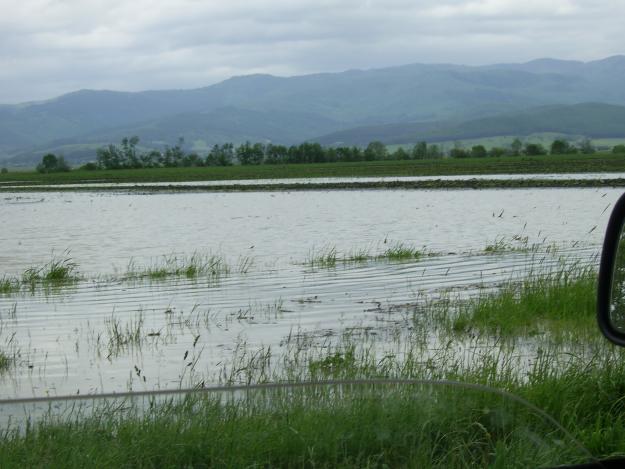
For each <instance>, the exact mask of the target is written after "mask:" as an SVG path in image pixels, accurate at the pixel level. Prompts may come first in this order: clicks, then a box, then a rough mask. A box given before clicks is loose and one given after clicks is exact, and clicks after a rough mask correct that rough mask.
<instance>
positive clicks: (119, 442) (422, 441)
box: [0, 270, 625, 467]
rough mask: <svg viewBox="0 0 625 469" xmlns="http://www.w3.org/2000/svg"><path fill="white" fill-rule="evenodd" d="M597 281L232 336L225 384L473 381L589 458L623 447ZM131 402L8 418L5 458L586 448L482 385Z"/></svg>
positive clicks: (554, 453)
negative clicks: (17, 426) (43, 418)
mask: <svg viewBox="0 0 625 469" xmlns="http://www.w3.org/2000/svg"><path fill="white" fill-rule="evenodd" d="M595 281H596V276H595V274H594V273H593V272H591V271H588V270H567V271H562V272H554V273H552V274H550V275H546V276H541V277H533V278H528V279H525V280H524V281H522V282H510V283H509V284H506V285H503V286H502V287H501V288H500V289H498V290H497V291H487V292H483V293H481V294H479V295H478V296H477V297H474V298H469V299H467V298H463V297H461V296H458V297H442V298H435V299H431V300H428V301H426V302H418V303H414V304H409V305H404V306H402V308H403V313H404V314H403V316H402V317H403V320H399V316H398V315H397V314H396V315H395V316H394V320H393V321H389V323H388V326H386V327H387V329H384V328H381V329H380V330H379V331H377V332H376V334H366V333H365V332H364V331H361V332H360V333H357V332H355V331H351V332H350V333H345V334H344V335H342V336H340V337H338V338H337V340H335V341H333V342H328V343H323V344H320V345H318V346H315V345H313V344H312V342H309V341H308V340H307V338H306V336H305V334H292V335H290V336H289V337H288V339H287V340H286V343H285V344H284V347H282V348H280V350H272V349H267V348H263V347H261V348H260V349H258V350H249V351H248V350H241V349H239V348H237V350H238V353H240V355H239V356H238V357H235V358H234V359H233V361H232V363H231V365H228V367H227V368H225V369H224V370H223V373H222V376H223V382H224V383H226V384H238V383H248V384H253V383H262V382H277V381H289V382H301V381H304V380H312V381H320V380H328V379H361V378H375V379H433V380H441V379H452V380H461V381H465V382H467V383H480V384H483V385H488V386H492V387H494V388H497V389H502V390H506V391H509V392H512V393H514V394H515V395H518V396H520V397H522V398H524V399H527V400H528V401H529V402H530V403H532V404H533V405H535V406H537V407H538V408H540V409H543V410H544V411H546V412H547V413H549V414H550V415H551V416H553V417H554V418H555V419H556V420H557V421H559V422H561V423H562V424H563V425H564V427H565V428H566V429H567V430H568V431H569V432H571V434H572V435H573V437H574V438H575V439H577V440H579V442H581V443H582V444H583V445H584V446H585V447H586V448H587V449H588V450H589V451H590V452H591V453H592V454H593V455H594V456H596V457H604V456H608V455H613V454H619V453H622V452H623V451H624V448H625V405H623V390H625V354H624V353H623V352H622V351H621V350H620V349H616V348H614V347H612V346H611V345H609V344H608V343H607V341H605V340H604V339H603V338H602V337H600V334H599V332H598V330H597V329H596V328H595V327H594V313H595V308H594V305H595ZM537 332H539V333H537ZM380 336H384V338H383V339H379V337H380ZM389 337H395V339H392V340H391V341H390V342H391V343H390V345H389V344H388V343H387V342H385V340H386V341H388V340H389V339H388V338H389ZM228 396H229V397H228ZM134 403H135V404H138V406H133V405H131V404H133V403H132V402H131V401H123V400H117V401H115V400H113V401H111V402H109V403H108V405H104V404H102V407H101V408H100V409H99V410H98V411H97V412H96V413H95V414H93V413H88V415H86V416H84V415H83V416H81V415H80V412H78V410H77V409H78V408H76V407H75V408H73V410H70V411H66V412H61V418H60V419H51V420H49V421H47V422H44V423H43V424H37V425H31V426H29V427H28V428H27V429H26V430H25V432H22V433H19V432H17V431H5V433H4V434H3V436H2V438H1V439H0V459H1V460H2V461H3V467H21V466H24V465H26V466H40V467H61V466H62V467H82V466H84V465H86V464H91V465H95V466H98V467H119V466H132V467H174V466H175V467H180V466H186V467H190V466H193V467H208V466H211V467H212V466H217V467H269V466H281V467H302V466H304V467H317V466H319V467H336V466H342V467H374V466H375V467H383V466H385V465H387V466H391V467H397V466H412V467H475V466H490V467H514V466H517V467H527V466H528V465H532V466H536V465H546V466H549V465H557V464H562V463H571V462H575V461H578V460H579V459H578V458H579V457H580V456H583V451H581V450H580V449H579V448H578V447H577V446H575V444H573V443H571V442H570V441H569V439H568V437H567V435H566V434H564V433H563V432H562V431H561V430H559V429H558V428H557V426H555V425H554V424H553V423H552V422H550V421H549V420H548V419H545V418H544V417H543V416H541V415H540V414H539V413H537V412H535V411H533V410H531V409H529V408H527V407H525V406H523V405H522V404H520V403H519V402H517V401H511V400H510V399H504V398H502V397H501V396H499V395H497V394H491V393H488V392H484V391H482V390H479V389H478V390H475V389H468V388H449V387H445V386H443V387H440V386H433V385H429V386H428V385H416V384H414V385H391V384H387V385H383V384H379V383H378V384H376V385H364V386H363V385H349V386H347V385H343V386H336V385H335V386H313V387H298V388H294V389H273V390H256V391H249V392H244V393H241V392H240V393H238V394H237V393H233V394H231V395H230V394H226V397H224V395H223V394H220V395H219V396H212V397H211V396H197V395H195V396H189V397H187V398H184V399H172V400H171V401H164V400H160V401H156V400H153V401H150V399H148V398H146V399H145V400H143V401H141V400H139V401H138V402H134ZM70 409H71V405H70Z"/></svg>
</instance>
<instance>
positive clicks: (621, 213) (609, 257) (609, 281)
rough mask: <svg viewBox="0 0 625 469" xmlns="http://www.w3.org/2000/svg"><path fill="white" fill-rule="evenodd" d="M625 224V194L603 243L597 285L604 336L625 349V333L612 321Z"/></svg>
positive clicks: (600, 323)
mask: <svg viewBox="0 0 625 469" xmlns="http://www.w3.org/2000/svg"><path fill="white" fill-rule="evenodd" d="M624 224H625V194H623V195H621V197H620V198H619V199H618V201H617V202H616V205H615V206H614V209H613V210H612V214H611V215H610V220H609V222H608V227H607V229H606V233H605V239H604V241H603V250H602V251H601V263H600V265H599V283H598V285H597V322H598V325H599V329H600V330H601V332H602V333H603V335H604V336H605V337H606V338H607V339H608V340H609V341H610V342H612V343H614V344H616V345H620V346H622V347H625V332H624V331H621V330H619V329H618V328H617V327H615V325H614V322H613V320H612V310H611V308H612V289H613V283H614V273H615V269H616V267H617V265H616V263H617V254H618V250H619V244H620V243H621V237H622V233H623V225H624Z"/></svg>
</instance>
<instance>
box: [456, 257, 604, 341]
mask: <svg viewBox="0 0 625 469" xmlns="http://www.w3.org/2000/svg"><path fill="white" fill-rule="evenodd" d="M596 283H597V278H596V274H595V273H594V272H593V271H591V270H579V269H572V270H570V271H560V272H557V273H554V274H551V275H548V276H541V277H536V278H529V279H526V280H524V281H522V282H520V283H517V282H510V283H508V284H506V285H504V286H502V287H501V288H500V289H498V290H497V291H495V292H493V293H490V294H484V295H481V296H479V297H478V298H475V299H472V300H469V301H468V302H467V303H466V304H462V305H461V306H460V308H459V312H458V314H457V315H456V317H455V318H454V319H453V322H452V328H453V329H454V330H455V331H459V332H465V331H469V330H477V331H479V332H486V333H492V334H499V335H505V336H527V335H535V334H539V333H541V332H548V333H550V334H555V333H558V334H560V333H568V332H571V331H581V330H583V331H595V330H596V327H597V326H596V319H595V309H596V300H595V298H596Z"/></svg>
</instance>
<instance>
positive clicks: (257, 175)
mask: <svg viewBox="0 0 625 469" xmlns="http://www.w3.org/2000/svg"><path fill="white" fill-rule="evenodd" d="M588 172H593V173H602V172H625V157H623V155H613V154H607V153H597V154H594V155H545V156H537V157H525V156H522V157H502V158H467V159H451V158H444V159H440V160H408V161H371V162H357V163H317V164H289V165H259V166H230V167H203V168H151V169H133V170H114V171H104V170H101V171H84V170H73V171H70V172H67V173H51V174H39V173H37V172H35V171H9V172H8V173H6V174H0V183H1V184H0V186H1V185H4V184H23V185H32V184H72V183H86V182H94V183H106V182H110V183H147V182H188V181H227V180H245V179H285V178H338V177H390V176H398V177H401V176H451V175H466V176H473V175H483V174H548V173H588Z"/></svg>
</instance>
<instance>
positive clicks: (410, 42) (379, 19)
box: [0, 0, 625, 103]
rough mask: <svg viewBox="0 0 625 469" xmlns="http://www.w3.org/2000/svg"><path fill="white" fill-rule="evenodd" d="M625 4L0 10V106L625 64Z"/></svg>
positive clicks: (300, 1)
mask: <svg viewBox="0 0 625 469" xmlns="http://www.w3.org/2000/svg"><path fill="white" fill-rule="evenodd" d="M624 24H625V0H384V1H382V0H380V1H373V0H372V1H363V0H289V1H286V0H245V1H243V0H241V1H239V0H220V1H214V0H150V1H148V0H124V1H120V0H0V103H15V102H20V101H29V100H38V99H45V98H50V97H53V96H57V95H59V94H62V93H66V92H69V91H74V90H78V89H83V88H92V89H115V90H129V91H134V90H144V89H162V88H194V87H199V86H205V85H209V84H212V83H215V82H218V81H220V80H223V79H226V78H228V77H230V76H233V75H243V74H250V73H271V74H276V75H298V74H305V73H312V72H323V71H341V70H346V69H350V68H377V67H384V66H388V65H399V64H406V63H414V62H425V63H435V62H452V63H462V64H488V63H496V62H521V61H528V60H531V59H534V58H539V57H556V58H563V59H577V60H585V61H586V60H594V59H599V58H603V57H607V56H610V55H614V54H622V53H625V39H624V38H625V30H624V26H623V25H624Z"/></svg>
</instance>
